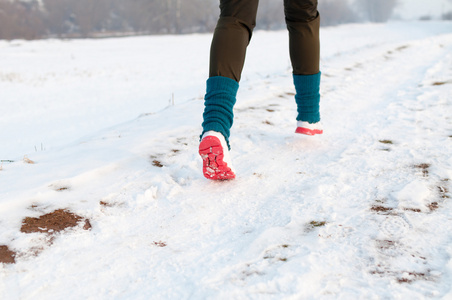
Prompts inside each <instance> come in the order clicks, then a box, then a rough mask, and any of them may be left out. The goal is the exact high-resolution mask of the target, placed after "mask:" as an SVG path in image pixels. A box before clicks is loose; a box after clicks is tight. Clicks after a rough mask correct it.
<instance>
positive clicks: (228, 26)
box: [199, 0, 259, 180]
mask: <svg viewBox="0 0 452 300" xmlns="http://www.w3.org/2000/svg"><path fill="white" fill-rule="evenodd" d="M258 2H259V1H258V0H221V1H220V9H221V13H220V18H219V20H218V23H217V27H216V28H215V32H214V36H213V39H212V45H211V50H210V68H209V79H208V80H207V89H206V95H205V97H204V100H205V102H204V105H205V107H204V113H203V123H202V127H203V131H202V134H201V143H200V145H199V154H200V155H201V157H202V159H203V174H204V176H205V177H206V178H208V179H213V180H225V179H233V178H234V177H235V174H234V171H233V169H232V166H231V162H230V159H229V148H230V147H229V135H230V129H231V127H232V123H233V120H234V114H233V107H234V104H235V102H236V95H237V91H238V88H239V84H238V82H239V81H240V77H241V74H242V69H243V64H244V62H245V55H246V48H247V46H248V44H249V42H250V39H251V35H252V32H253V29H254V27H255V25H256V13H257V6H258Z"/></svg>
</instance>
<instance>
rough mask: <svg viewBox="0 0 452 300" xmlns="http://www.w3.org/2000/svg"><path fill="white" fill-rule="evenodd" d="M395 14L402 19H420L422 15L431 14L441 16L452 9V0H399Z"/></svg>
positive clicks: (434, 16) (435, 16) (436, 16)
mask: <svg viewBox="0 0 452 300" xmlns="http://www.w3.org/2000/svg"><path fill="white" fill-rule="evenodd" d="M399 2H400V4H399V5H398V7H397V8H396V11H395V13H394V16H396V15H398V16H400V17H401V18H402V19H408V20H410V19H419V17H421V16H425V15H430V16H432V17H433V18H439V17H440V16H441V15H442V14H443V13H446V12H449V11H452V1H451V0H399Z"/></svg>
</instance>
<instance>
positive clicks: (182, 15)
mask: <svg viewBox="0 0 452 300" xmlns="http://www.w3.org/2000/svg"><path fill="white" fill-rule="evenodd" d="M282 2H283V1H282V0H260V4H259V11H258V27H257V28H260V29H280V28H284V26H285V23H284V13H283V5H282V4H283V3H282ZM218 5H219V0H0V39H8V40H10V39H19V38H20V39H37V38H48V37H57V38H84V37H104V36H117V35H139V34H183V33H193V32H211V31H212V30H213V29H214V28H215V25H216V21H217V18H218V15H219V8H218ZM396 5H397V0H320V1H319V11H320V12H321V20H322V21H321V24H322V25H328V26H331V25H336V24H341V23H350V22H358V21H363V20H367V21H372V22H384V21H386V20H387V19H388V18H389V17H390V16H391V14H392V11H393V9H394V8H395V6H396Z"/></svg>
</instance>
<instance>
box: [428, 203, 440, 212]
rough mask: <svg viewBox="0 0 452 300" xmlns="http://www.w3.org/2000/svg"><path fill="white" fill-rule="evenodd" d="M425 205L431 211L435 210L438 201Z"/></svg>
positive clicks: (437, 206)
mask: <svg viewBox="0 0 452 300" xmlns="http://www.w3.org/2000/svg"><path fill="white" fill-rule="evenodd" d="M427 207H428V208H429V209H430V210H431V211H434V210H437V209H438V208H439V204H438V202H432V203H430V204H429V205H427Z"/></svg>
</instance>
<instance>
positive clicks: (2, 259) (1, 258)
mask: <svg viewBox="0 0 452 300" xmlns="http://www.w3.org/2000/svg"><path fill="white" fill-rule="evenodd" d="M15 257H16V252H14V251H11V250H9V248H8V246H5V245H1V246H0V263H4V264H14V263H15V262H16V259H15Z"/></svg>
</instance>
